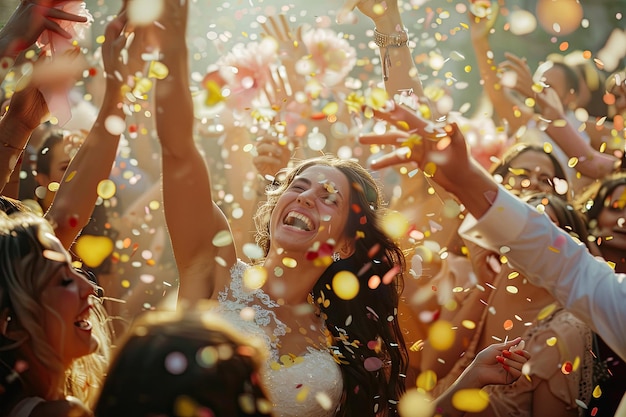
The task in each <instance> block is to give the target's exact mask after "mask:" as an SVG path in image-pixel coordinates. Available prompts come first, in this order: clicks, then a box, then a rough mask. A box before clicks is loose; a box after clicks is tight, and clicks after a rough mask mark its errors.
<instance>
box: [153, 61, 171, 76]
mask: <svg viewBox="0 0 626 417" xmlns="http://www.w3.org/2000/svg"><path fill="white" fill-rule="evenodd" d="M169 73H170V70H169V68H167V66H166V65H165V64H163V63H162V62H159V61H151V62H150V68H149V70H148V77H150V78H156V79H157V80H162V79H164V78H166V77H167V76H168V75H169Z"/></svg>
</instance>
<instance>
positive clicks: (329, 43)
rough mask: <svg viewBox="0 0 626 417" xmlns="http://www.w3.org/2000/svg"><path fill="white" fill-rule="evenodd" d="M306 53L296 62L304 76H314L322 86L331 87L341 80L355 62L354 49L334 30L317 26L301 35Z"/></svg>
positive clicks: (299, 71) (297, 68)
mask: <svg viewBox="0 0 626 417" xmlns="http://www.w3.org/2000/svg"><path fill="white" fill-rule="evenodd" d="M302 43H303V44H304V45H305V46H306V48H307V51H308V55H307V56H305V57H303V58H301V59H300V60H299V61H298V63H297V64H296V70H297V71H298V73H299V74H301V75H304V76H311V77H313V78H315V79H316V80H317V81H318V82H319V84H321V85H322V86H323V87H333V86H335V85H337V84H339V83H340V82H342V81H343V80H344V79H345V77H346V76H347V75H348V74H349V73H350V71H351V70H352V68H354V65H355V64H356V51H355V50H354V48H353V47H352V46H350V44H349V43H348V41H347V40H345V39H344V38H342V37H340V36H339V35H338V34H337V33H336V32H334V31H332V30H330V29H325V28H317V29H312V30H309V31H307V32H305V33H304V34H303V35H302Z"/></svg>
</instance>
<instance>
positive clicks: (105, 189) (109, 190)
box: [97, 179, 117, 200]
mask: <svg viewBox="0 0 626 417" xmlns="http://www.w3.org/2000/svg"><path fill="white" fill-rule="evenodd" d="M116 190H117V187H116V186H115V183H114V182H113V181H111V180H109V179H106V180H102V181H100V182H99V183H98V187H97V193H98V196H99V197H100V198H102V199H104V200H108V199H109V198H111V197H113V196H114V195H115V192H116Z"/></svg>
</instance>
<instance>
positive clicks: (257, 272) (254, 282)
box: [243, 265, 267, 290]
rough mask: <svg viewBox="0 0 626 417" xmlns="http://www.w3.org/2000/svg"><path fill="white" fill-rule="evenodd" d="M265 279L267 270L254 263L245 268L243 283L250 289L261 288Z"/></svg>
mask: <svg viewBox="0 0 626 417" xmlns="http://www.w3.org/2000/svg"><path fill="white" fill-rule="evenodd" d="M266 281H267V270H266V269H265V268H264V267H263V266H261V265H256V266H253V267H250V268H248V269H246V270H245V272H244V273H243V285H244V286H245V287H246V288H247V289H250V290H257V289H259V288H261V287H262V286H263V285H264V284H265V282H266Z"/></svg>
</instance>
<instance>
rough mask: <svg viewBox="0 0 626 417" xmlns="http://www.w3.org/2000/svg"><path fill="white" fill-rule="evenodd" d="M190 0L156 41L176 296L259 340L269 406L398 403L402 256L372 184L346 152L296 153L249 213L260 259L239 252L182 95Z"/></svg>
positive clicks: (338, 410) (340, 408) (279, 410)
mask: <svg viewBox="0 0 626 417" xmlns="http://www.w3.org/2000/svg"><path fill="white" fill-rule="evenodd" d="M187 7H188V3H187V2H184V3H183V4H182V5H181V3H180V2H179V1H178V0H171V1H167V2H166V9H167V10H166V13H165V14H164V16H165V19H166V21H162V22H161V23H162V24H163V25H164V27H167V30H165V31H159V32H158V34H159V36H160V39H159V40H158V41H159V44H160V51H161V53H162V54H163V60H162V62H163V64H164V65H166V66H167V67H168V69H169V76H168V77H167V78H165V79H163V80H158V81H157V88H156V105H157V107H158V108H160V109H162V111H161V112H160V113H159V116H158V118H157V131H158V136H159V140H160V142H161V146H162V148H163V195H164V208H165V217H166V220H167V226H168V231H169V233H170V238H171V241H172V247H173V250H174V255H175V257H176V263H177V266H178V270H179V274H180V290H179V303H180V305H183V306H185V305H187V304H188V303H195V302H197V301H199V300H201V299H203V298H213V299H216V300H217V301H218V307H217V308H216V310H217V311H218V312H219V313H220V314H221V315H222V316H223V317H225V318H227V319H228V320H229V321H230V322H231V323H232V324H233V325H235V326H236V327H237V328H238V329H239V330H240V331H242V332H243V333H244V334H249V335H255V336H257V337H260V338H261V339H262V340H264V341H265V342H266V345H267V348H268V350H269V353H270V355H269V360H268V361H266V363H265V364H264V366H263V368H264V369H263V372H262V375H263V376H264V383H265V386H266V387H267V390H268V394H269V397H270V399H271V401H272V404H273V414H274V415H275V416H293V415H298V416H315V417H318V416H329V417H330V416H335V415H341V416H344V415H359V416H387V415H394V414H396V404H397V402H398V401H399V399H400V395H401V394H402V392H403V391H404V374H405V369H406V363H407V354H406V348H405V344H404V342H403V340H402V334H401V332H400V330H399V326H398V323H397V306H398V296H399V292H400V290H401V288H402V272H403V270H404V268H403V265H404V264H403V256H402V253H401V251H400V249H399V248H398V247H397V246H396V244H395V243H394V242H393V241H392V240H391V239H390V238H389V237H387V236H386V235H385V233H384V232H383V228H382V220H381V219H382V217H381V216H382V214H383V212H382V210H381V207H382V201H381V194H380V193H379V188H378V187H377V185H376V183H375V182H374V180H373V178H372V176H371V175H370V174H369V173H368V172H367V171H366V170H365V169H364V168H362V167H361V166H360V165H358V164H357V163H355V162H353V161H347V160H341V159H335V158H330V157H328V158H319V159H314V160H307V161H304V162H303V163H302V164H299V165H298V166H296V167H295V168H294V169H293V170H291V171H289V172H287V173H286V174H285V175H284V176H282V177H281V178H282V180H281V181H280V183H279V185H278V187H277V188H276V189H275V190H273V191H270V192H269V197H268V201H267V204H265V205H264V206H263V207H262V208H261V210H260V211H259V213H258V215H257V216H256V220H257V224H258V230H259V232H260V236H259V238H258V245H259V246H260V249H261V250H260V251H259V252H261V253H262V255H261V256H260V257H261V258H262V260H259V261H258V264H257V265H254V266H251V265H248V264H246V263H244V262H242V261H240V260H238V254H237V253H236V246H235V244H234V242H233V237H232V233H231V231H230V227H229V224H228V221H227V219H226V217H225V215H224V213H223V212H222V211H221V210H220V209H219V207H218V206H217V204H216V203H215V202H214V201H213V196H212V194H211V189H212V187H211V180H210V177H209V173H208V171H207V167H206V165H205V163H204V160H203V158H202V156H201V154H200V153H199V151H198V149H197V147H196V145H195V143H194V139H193V133H192V131H193V120H194V119H193V107H192V102H191V97H190V95H189V94H181V93H180V92H181V91H189V85H188V81H187V80H188V78H189V77H188V72H189V71H188V68H187V64H186V63H187V61H188V60H187V49H186V42H185V32H186V23H187V22H186V16H187V10H186V8H187ZM181 8H182V9H184V10H181ZM181 11H182V12H183V13H181ZM174 121H175V123H174ZM198 207H204V208H208V209H207V210H203V213H202V215H199V213H198V209H197V208H198ZM255 252H256V251H255ZM254 258H255V260H258V257H254Z"/></svg>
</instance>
